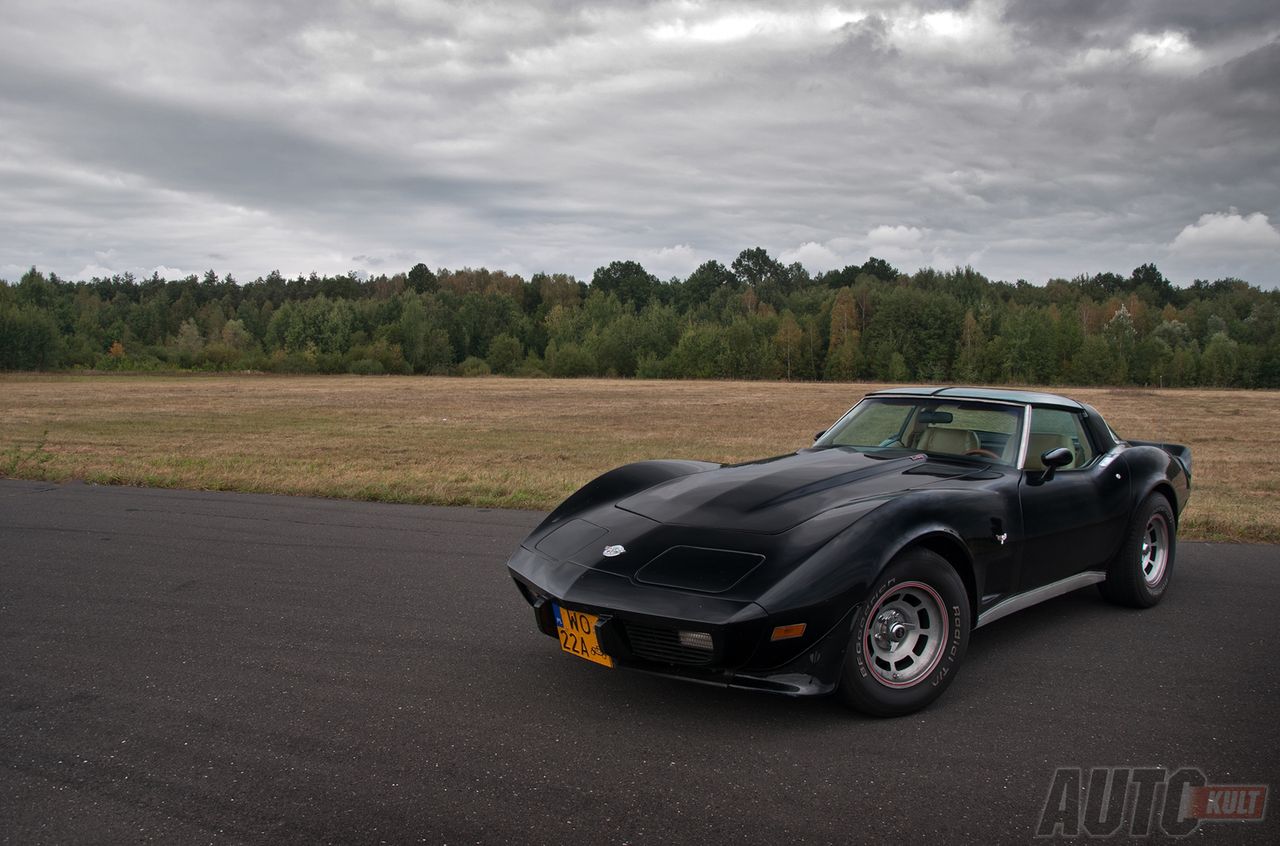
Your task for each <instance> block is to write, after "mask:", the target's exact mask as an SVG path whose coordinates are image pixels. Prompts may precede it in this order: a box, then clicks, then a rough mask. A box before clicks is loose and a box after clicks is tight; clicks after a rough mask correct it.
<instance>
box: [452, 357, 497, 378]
mask: <svg viewBox="0 0 1280 846" xmlns="http://www.w3.org/2000/svg"><path fill="white" fill-rule="evenodd" d="M491 372H492V371H490V370H489V363H488V362H487V361H485V360H484V359H483V358H476V357H475V356H474V355H469V356H467V357H466V358H465V359H463V360H462V364H459V365H458V375H460V376H488V375H489V374H490V373H491Z"/></svg>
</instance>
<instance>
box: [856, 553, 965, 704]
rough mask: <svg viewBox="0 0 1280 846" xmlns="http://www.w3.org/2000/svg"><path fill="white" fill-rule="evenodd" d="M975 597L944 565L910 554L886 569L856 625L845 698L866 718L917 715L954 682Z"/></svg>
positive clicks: (927, 556)
mask: <svg viewBox="0 0 1280 846" xmlns="http://www.w3.org/2000/svg"><path fill="white" fill-rule="evenodd" d="M969 627H970V619H969V599H968V596H967V595H966V594H965V590H964V583H963V582H961V581H960V576H959V575H958V574H957V573H956V571H955V570H954V569H953V568H952V567H951V565H950V564H948V563H947V561H946V559H944V558H942V556H940V555H938V554H937V553H934V552H930V551H929V550H927V549H918V548H917V549H910V550H907V551H906V552H904V553H902V554H901V555H899V556H898V557H897V558H895V559H894V560H893V562H892V563H890V565H889V566H888V567H887V568H885V571H884V574H883V575H882V576H881V578H880V581H879V582H878V583H877V584H876V586H875V587H874V588H873V589H872V591H871V596H870V598H869V599H868V600H867V602H865V603H864V604H863V605H862V606H861V607H860V608H859V609H858V613H857V615H856V616H855V618H854V621H853V634H852V642H851V643H850V644H849V651H848V653H847V654H846V656H845V666H844V675H843V677H842V678H841V680H840V688H839V691H840V697H841V699H843V700H844V702H845V703H846V704H848V705H850V706H851V707H853V708H856V709H857V710H859V711H862V712H863V713H865V714H870V715H872V716H876V717H898V716H902V715H904V714H910V713H912V712H913V711H918V710H920V709H921V708H923V707H925V706H926V705H928V704H929V703H930V702H932V701H933V700H935V699H937V698H938V697H939V696H941V695H942V692H943V691H944V690H946V688H947V685H949V684H951V682H952V680H953V679H954V678H955V676H956V673H957V671H958V670H959V667H960V661H961V659H962V658H963V657H964V652H965V648H966V647H967V646H968V643H969Z"/></svg>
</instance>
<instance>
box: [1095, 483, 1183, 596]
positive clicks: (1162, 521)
mask: <svg viewBox="0 0 1280 846" xmlns="http://www.w3.org/2000/svg"><path fill="white" fill-rule="evenodd" d="M1177 525H1178V524H1177V523H1176V522H1175V521H1174V517H1173V507H1172V506H1170V505H1169V500H1167V499H1165V498H1164V497H1163V496H1161V495H1160V494H1158V493H1153V494H1151V495H1150V496H1148V497H1147V498H1146V499H1144V500H1143V501H1142V504H1141V505H1139V506H1138V509H1137V511H1135V512H1134V514H1133V522H1132V523H1130V525H1129V531H1128V532H1127V533H1126V535H1125V539H1124V542H1123V543H1122V544H1121V545H1120V551H1119V552H1117V553H1116V557H1115V558H1113V559H1112V560H1111V563H1110V564H1109V565H1108V566H1107V579H1106V581H1104V582H1102V583H1100V584H1099V585H1098V588H1099V589H1100V590H1101V591H1102V595H1103V596H1105V597H1106V598H1107V599H1109V600H1111V601H1112V602H1115V603H1116V604H1118V605H1130V606H1133V607H1134V608H1150V607H1151V606H1153V605H1155V604H1156V603H1157V602H1159V601H1160V600H1161V598H1162V597H1163V596H1164V592H1165V591H1166V590H1167V589H1168V588H1169V579H1170V578H1171V577H1172V576H1173V558H1174V553H1175V552H1177V548H1178V532H1177Z"/></svg>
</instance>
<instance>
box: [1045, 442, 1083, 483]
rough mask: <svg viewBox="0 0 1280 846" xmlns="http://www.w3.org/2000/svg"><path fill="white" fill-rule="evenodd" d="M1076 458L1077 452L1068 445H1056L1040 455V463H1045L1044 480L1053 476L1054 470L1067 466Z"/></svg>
mask: <svg viewBox="0 0 1280 846" xmlns="http://www.w3.org/2000/svg"><path fill="white" fill-rule="evenodd" d="M1075 460H1076V454H1075V453H1074V452H1072V451H1071V450H1069V449H1067V448H1066V447H1056V448H1054V449H1051V450H1049V451H1048V452H1046V453H1044V454H1043V455H1041V456H1040V463H1041V464H1043V465H1044V476H1043V477H1042V478H1043V480H1044V481H1046V482H1047V481H1049V480H1050V479H1052V478H1053V472H1054V471H1055V470H1057V469H1058V468H1059V467H1066V466H1067V465H1068V464H1070V463H1071V462H1073V461H1075Z"/></svg>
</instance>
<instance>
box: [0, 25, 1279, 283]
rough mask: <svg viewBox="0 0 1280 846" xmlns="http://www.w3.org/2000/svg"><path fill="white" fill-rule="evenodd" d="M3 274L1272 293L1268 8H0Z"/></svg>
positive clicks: (1275, 273) (1275, 101)
mask: <svg viewBox="0 0 1280 846" xmlns="http://www.w3.org/2000/svg"><path fill="white" fill-rule="evenodd" d="M3 17H4V21H5V23H4V30H3V32H4V39H3V40H4V49H3V51H0V232H2V233H3V235H2V237H0V278H7V279H9V280H10V281H16V280H17V279H18V277H19V276H20V275H21V274H22V272H23V271H24V270H25V269H26V268H27V267H29V266H30V265H32V264H35V265H37V266H39V267H40V268H41V269H44V270H51V271H54V272H56V273H58V274H59V275H60V276H64V277H69V278H88V277H90V276H94V275H109V274H111V273H120V272H124V271H132V272H133V273H135V274H138V275H150V274H151V272H152V271H153V270H156V269H158V270H159V272H160V273H161V274H162V275H166V276H170V277H173V276H180V275H185V274H187V273H193V272H196V273H198V272H203V271H204V270H206V269H208V268H211V267H212V268H215V269H216V270H218V272H219V273H226V272H230V273H232V274H234V275H235V276H236V277H237V278H238V279H240V280H242V281H247V280H251V279H253V278H255V277H257V276H261V275H265V274H266V273H267V272H269V271H270V270H272V269H273V268H274V269H279V270H280V271H281V272H283V273H285V274H286V275H288V276H292V275H296V274H298V273H306V272H310V271H313V270H314V271H317V272H319V273H339V272H345V271H348V270H363V271H368V272H370V273H375V274H376V273H380V272H388V273H392V272H397V271H403V270H406V269H408V268H409V267H410V266H412V265H413V264H414V263H416V262H418V261H423V262H426V263H427V264H428V265H430V266H431V267H442V266H443V267H452V268H456V267H462V266H464V265H470V266H473V267H475V266H481V265H484V266H487V267H489V268H502V269H506V270H508V271H512V272H518V273H522V274H526V275H527V274H531V273H535V272H538V271H546V272H567V273H573V274H575V275H577V276H579V277H580V278H585V279H589V278H590V276H591V272H592V270H594V268H596V267H597V266H599V265H600V264H603V263H606V262H608V261H611V260H614V259H635V260H638V261H640V262H641V263H643V264H644V265H645V266H646V267H647V268H648V269H649V270H651V271H652V272H654V273H656V274H658V275H659V276H661V277H663V278H667V277H669V276H672V275H680V276H684V275H687V274H688V273H689V272H690V271H691V270H693V269H694V268H695V267H696V266H697V265H698V264H700V263H701V262H703V261H705V260H706V259H709V258H715V259H719V260H720V261H723V262H725V263H728V262H729V261H731V260H732V259H733V258H734V257H735V256H736V255H737V253H738V252H739V251H740V250H742V249H743V248H746V247H751V246H757V245H758V246H762V247H764V248H766V249H767V250H769V252H770V253H772V254H773V255H774V256H776V257H779V258H781V259H783V260H784V261H787V262H790V261H800V262H803V263H804V264H805V266H806V267H808V268H809V269H810V270H811V271H815V272H817V271H822V270H827V269H831V268H836V267H842V266H844V265H845V264H849V263H861V262H862V261H863V260H865V259H866V258H867V256H868V255H876V256H879V257H881V258H885V259H888V260H889V261H890V262H892V263H893V264H895V265H896V266H898V267H899V268H901V269H903V270H906V271H913V270H915V269H916V268H918V267H921V266H926V265H932V266H934V267H938V268H950V267H952V266H955V265H957V264H961V265H963V264H972V265H973V266H974V267H976V268H977V269H978V270H980V271H982V272H984V273H986V274H987V275H989V276H991V277H993V278H998V279H1006V280H1010V281H1012V280H1015V279H1018V278H1025V279H1027V280H1029V281H1032V282H1035V283H1043V282H1044V281H1046V280H1047V279H1049V278H1052V277H1055V276H1065V277H1071V276H1074V275H1076V274H1079V273H1093V272H1098V271H1103V270H1114V271H1118V272H1123V273H1128V272H1129V271H1130V270H1132V269H1133V268H1134V267H1135V266H1136V265H1138V264H1141V263H1143V262H1146V261H1154V262H1155V263H1156V264H1157V265H1159V267H1160V268H1161V270H1163V271H1164V273H1165V275H1166V276H1167V277H1169V278H1170V279H1172V280H1174V281H1175V282H1177V283H1179V284H1187V283H1189V282H1190V281H1191V280H1192V279H1194V278H1197V277H1202V278H1208V279H1214V278H1218V277H1221V276H1227V275H1233V276H1239V277H1242V278H1245V279H1247V280H1249V281H1251V282H1254V283H1255V284H1259V285H1262V286H1264V287H1267V288H1274V287H1277V286H1280V4H1277V3H1276V0H1132V2H1123V1H1122V0H1116V2H1109V0H1009V2H996V1H995V0H992V2H973V3H951V2H935V1H934V0H924V1H923V2H917V3H898V2H880V0H867V2H860V3H854V4H850V5H841V4H825V3H814V4H807V3H804V2H785V3H771V4H766V3H695V2H657V3H641V2H618V3H615V4H577V3H569V2H541V3H510V4H502V3H496V4H486V3H479V2H467V3H443V2H418V0H377V2H367V3H356V2H332V0H296V2H271V1H270V0H245V2H239V0H219V2H208V1H207V0H204V2H197V3H185V2H177V0H164V2H154V3H153V2H144V0H112V2H109V3H103V2H96V1H95V2H84V3H64V2H55V1H54V0H38V2H25V1H24V0H3Z"/></svg>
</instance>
